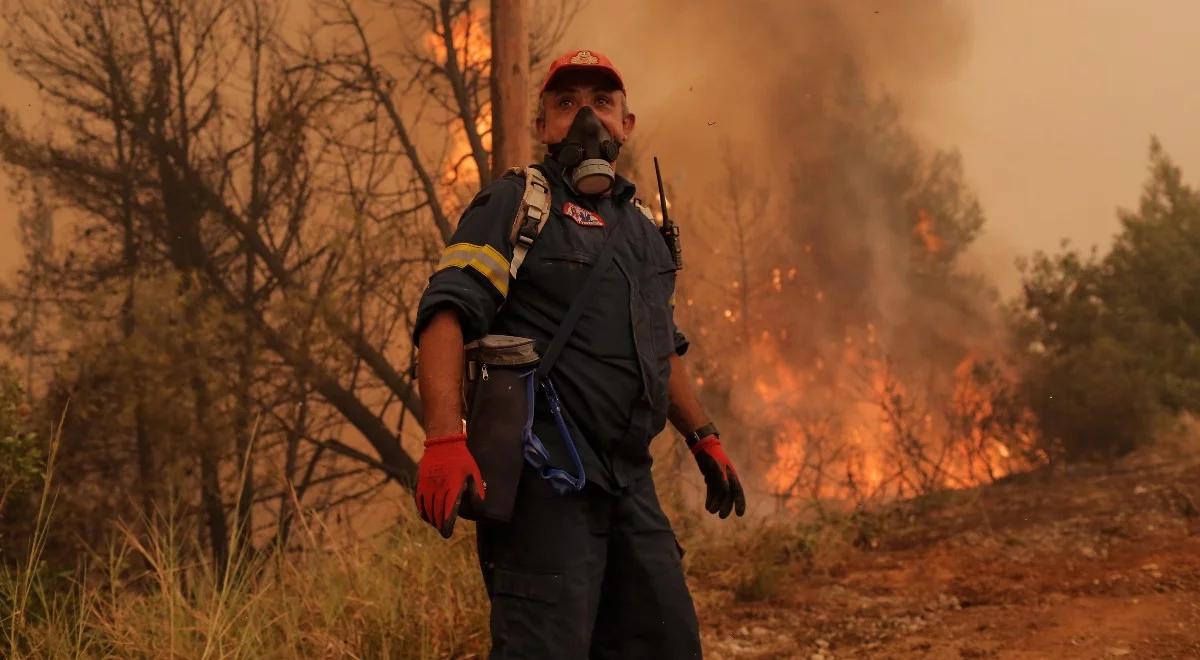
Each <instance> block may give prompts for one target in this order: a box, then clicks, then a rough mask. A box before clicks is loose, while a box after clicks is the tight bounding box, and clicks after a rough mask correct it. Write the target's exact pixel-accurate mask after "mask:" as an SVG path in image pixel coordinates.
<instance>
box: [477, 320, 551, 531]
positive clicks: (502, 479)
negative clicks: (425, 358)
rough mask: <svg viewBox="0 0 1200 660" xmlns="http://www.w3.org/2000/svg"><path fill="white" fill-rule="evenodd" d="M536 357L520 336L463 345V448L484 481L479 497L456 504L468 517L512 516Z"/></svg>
mask: <svg viewBox="0 0 1200 660" xmlns="http://www.w3.org/2000/svg"><path fill="white" fill-rule="evenodd" d="M538 360H539V356H538V353H537V350H536V349H535V348H534V341H533V340H532V339H528V338H525V337H511V336H508V335H487V336H485V337H483V338H482V339H479V340H478V341H474V342H471V343H470V344H467V345H466V365H465V367H466V369H465V371H466V373H464V374H463V398H464V400H465V403H466V411H467V449H468V450H469V451H470V452H471V456H473V457H474V458H475V463H476V464H477V465H479V471H480V473H481V474H482V475H483V481H484V483H485V484H486V485H487V496H486V497H485V498H484V499H483V500H482V501H480V500H479V499H477V498H476V497H474V496H472V497H470V498H466V499H465V501H464V502H463V503H462V505H461V506H460V510H459V514H460V515H461V516H462V517H464V518H467V519H468V520H494V521H499V522H508V521H509V520H510V519H511V518H512V512H513V503H514V502H515V500H516V497H517V483H518V482H519V481H520V479H521V467H522V464H523V463H524V461H525V459H524V453H523V443H524V440H525V436H526V434H528V433H530V432H531V431H530V428H531V423H532V421H533V391H534V378H535V377H534V370H535V369H536V368H537V365H538Z"/></svg>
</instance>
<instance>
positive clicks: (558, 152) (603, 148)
mask: <svg viewBox="0 0 1200 660" xmlns="http://www.w3.org/2000/svg"><path fill="white" fill-rule="evenodd" d="M549 150H550V156H551V157H553V158H554V160H556V161H558V163H559V164H560V165H562V166H563V169H564V171H565V172H566V173H567V175H568V176H569V179H570V181H571V187H572V188H573V189H574V190H575V191H576V192H578V193H580V194H583V195H600V194H603V193H606V192H608V191H609V190H611V189H612V187H613V182H614V181H615V180H616V179H615V177H616V174H615V173H614V172H613V163H614V162H616V160H617V154H618V153H620V151H621V143H620V142H618V141H616V140H614V139H613V137H612V136H611V135H609V134H608V130H607V129H605V128H604V124H601V123H600V119H599V118H597V117H596V113H595V112H593V111H592V109H591V108H589V107H587V106H584V107H582V108H580V109H579V112H576V113H575V120H574V121H572V122H571V128H570V129H569V130H568V131H567V136H566V137H565V138H563V139H562V141H561V142H556V143H554V144H552V145H550V146H549Z"/></svg>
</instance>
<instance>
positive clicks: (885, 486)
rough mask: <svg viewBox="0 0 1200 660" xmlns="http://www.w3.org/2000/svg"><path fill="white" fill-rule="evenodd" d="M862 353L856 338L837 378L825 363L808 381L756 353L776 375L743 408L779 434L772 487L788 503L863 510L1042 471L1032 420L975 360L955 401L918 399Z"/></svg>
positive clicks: (949, 396) (770, 470)
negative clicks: (1033, 469) (755, 412)
mask: <svg viewBox="0 0 1200 660" xmlns="http://www.w3.org/2000/svg"><path fill="white" fill-rule="evenodd" d="M858 343H859V342H854V341H852V340H851V338H849V337H848V338H847V341H846V343H845V346H844V349H843V351H842V356H841V357H842V359H843V360H844V363H843V365H842V366H841V369H840V371H839V372H838V373H835V374H832V378H831V377H830V375H829V374H828V372H829V371H830V370H829V369H828V368H827V367H826V366H825V364H824V363H822V362H818V363H817V364H815V365H814V366H813V367H812V368H811V369H810V370H808V371H807V372H805V371H804V370H800V369H794V368H792V367H789V366H788V364H787V361H786V360H781V359H778V357H779V356H778V355H774V352H775V351H774V349H773V348H772V347H770V345H769V344H767V343H765V342H764V343H761V344H759V345H758V346H756V348H755V362H756V363H757V364H759V365H764V364H766V365H771V366H770V367H768V368H766V369H764V370H763V372H762V373H763V374H764V375H763V376H761V377H759V378H757V379H756V380H755V382H754V387H753V392H754V398H755V399H757V400H756V401H747V402H743V405H752V406H755V407H757V408H758V409H759V413H760V415H759V417H758V419H760V420H762V423H763V424H764V425H765V426H766V427H767V428H769V429H771V431H772V433H771V440H772V444H773V446H772V447H771V451H772V453H773V461H772V462H771V464H770V465H769V466H768V467H767V469H766V470H765V472H764V477H765V480H766V484H767V488H768V490H769V492H770V493H771V494H773V495H775V496H776V497H778V498H780V500H781V501H787V502H795V501H799V500H804V501H808V502H810V503H817V504H820V503H822V502H827V503H844V504H847V505H852V506H860V505H863V504H867V503H870V502H880V501H886V500H890V499H896V498H905V497H913V496H917V495H921V494H924V493H928V492H933V491H936V490H942V489H961V488H970V487H973V486H977V485H982V484H986V483H991V482H993V481H995V480H996V479H999V478H1000V477H1003V476H1005V475H1008V474H1011V473H1013V472H1016V471H1020V470H1023V469H1028V468H1029V467H1031V466H1032V465H1034V464H1036V463H1037V462H1039V458H1038V457H1037V456H1036V455H1034V454H1032V453H1031V448H1032V447H1033V441H1034V438H1033V431H1032V419H1031V417H1030V415H1029V413H1028V411H1026V410H1024V409H1021V408H1019V407H1018V406H1017V405H1016V404H1015V403H1014V402H1013V401H1011V400H1010V399H1007V398H1005V396H1004V393H1003V392H1001V391H997V390H996V387H998V385H997V384H996V381H995V380H994V379H993V378H992V377H994V376H995V374H994V373H992V372H989V371H986V370H987V369H988V368H989V367H988V366H987V365H985V364H983V363H981V362H980V361H978V360H977V359H976V358H975V357H974V356H970V355H968V356H967V357H965V358H963V359H962V360H961V361H959V363H958V365H957V366H956V367H955V368H954V369H953V379H952V381H953V382H952V383H950V384H949V390H948V392H947V393H944V394H943V393H939V392H938V391H936V389H935V388H933V387H932V386H931V387H930V388H929V391H925V392H921V393H920V394H918V393H917V392H916V391H915V390H914V388H913V387H912V386H910V385H909V384H906V383H905V382H903V381H902V380H901V379H900V378H899V377H898V375H897V373H896V370H895V369H894V367H893V366H892V365H891V364H889V362H888V360H887V359H885V358H879V357H874V356H872V355H871V353H870V352H869V351H866V352H861V351H860V350H859V348H858V347H857V345H858ZM862 343H866V344H868V346H869V345H870V344H871V343H872V342H871V341H870V335H869V334H868V341H867V342H862ZM981 370H984V373H983V374H981ZM821 372H825V373H821ZM984 376H986V377H984ZM814 383H819V384H817V385H815V386H811V387H810V385H813V384H814Z"/></svg>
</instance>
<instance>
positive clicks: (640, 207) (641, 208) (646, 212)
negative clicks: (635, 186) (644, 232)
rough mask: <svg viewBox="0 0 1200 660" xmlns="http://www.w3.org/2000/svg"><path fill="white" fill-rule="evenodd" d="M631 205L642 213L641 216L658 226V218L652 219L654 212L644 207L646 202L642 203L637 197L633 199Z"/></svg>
mask: <svg viewBox="0 0 1200 660" xmlns="http://www.w3.org/2000/svg"><path fill="white" fill-rule="evenodd" d="M633 205H634V206H635V207H637V210H639V211H641V212H642V215H644V216H646V219H648V220H649V221H650V222H652V223H654V224H656V225H657V224H658V218H656V217H654V211H651V210H650V207H649V206H646V202H643V201H642V200H640V199H638V198H637V197H634V198H633Z"/></svg>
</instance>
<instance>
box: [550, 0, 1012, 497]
mask: <svg viewBox="0 0 1200 660" xmlns="http://www.w3.org/2000/svg"><path fill="white" fill-rule="evenodd" d="M679 7H680V5H678V4H677V3H668V2H638V3H630V4H628V5H623V4H616V3H603V5H601V4H600V3H597V4H596V5H594V6H591V7H589V9H588V10H587V11H585V12H584V13H583V14H582V15H581V16H579V17H578V19H577V22H576V28H575V32H574V33H573V34H572V35H570V36H569V38H568V44H567V45H568V46H569V47H592V48H595V49H597V50H600V51H602V52H605V53H606V54H607V55H609V56H610V57H612V58H613V59H614V61H615V62H616V63H617V66H618V67H620V68H622V71H623V73H624V74H625V77H626V84H627V87H628V89H629V98H630V102H631V106H632V108H633V110H634V111H635V112H636V113H637V114H638V115H639V123H638V128H637V129H636V132H635V136H634V141H633V144H632V145H631V147H632V148H631V149H630V151H631V152H632V153H633V155H634V157H633V158H632V159H631V162H630V164H629V165H630V167H629V168H627V171H629V170H630V169H632V171H633V174H634V177H635V178H636V180H637V181H638V182H639V184H640V187H641V190H643V191H644V192H645V193H646V194H645V196H646V197H647V198H653V197H654V193H653V192H652V191H653V188H652V181H653V172H652V171H651V170H650V169H649V167H648V166H647V163H648V162H649V156H650V155H651V154H654V155H658V156H659V157H660V158H661V159H662V161H663V164H664V167H665V174H666V177H667V181H668V192H669V196H671V199H672V207H671V208H672V211H674V215H675V216H676V218H677V220H678V221H679V222H680V224H681V225H682V227H683V231H684V236H685V239H686V241H687V242H686V243H685V245H684V250H685V260H686V262H687V265H686V266H685V271H684V273H683V275H682V277H681V284H680V291H679V295H678V297H677V303H678V305H679V312H678V315H679V316H680V318H681V319H682V321H683V323H684V325H685V326H686V329H688V330H689V331H690V333H691V334H692V335H693V338H694V339H695V340H696V342H695V343H696V345H697V350H696V354H695V355H694V356H693V359H692V363H693V365H694V366H693V368H694V369H695V370H697V371H698V372H699V376H700V378H701V379H702V380H703V382H704V384H705V394H706V397H707V398H708V400H709V403H710V405H712V406H713V407H715V408H718V409H723V411H724V412H725V413H726V414H727V415H729V416H730V417H731V421H732V422H733V423H735V424H738V425H739V426H740V428H741V429H743V433H740V434H739V435H758V436H760V437H765V438H766V440H764V441H763V442H762V443H761V444H756V443H747V444H745V445H744V447H746V449H745V450H744V451H745V453H747V455H746V456H744V458H745V459H746V460H747V461H748V462H749V463H750V464H752V465H757V471H758V472H760V473H763V474H765V473H766V472H768V471H769V470H770V469H771V468H772V467H774V466H776V465H777V463H778V461H779V458H778V456H776V450H777V447H774V446H771V445H772V443H775V444H778V442H780V441H786V440H787V439H788V436H791V435H795V434H796V433H797V428H798V427H797V425H798V424H799V425H801V426H803V425H806V424H807V425H810V426H821V427H822V428H825V429H829V431H828V435H830V436H831V437H832V441H833V442H834V444H836V443H838V442H850V438H851V437H852V436H853V437H859V436H861V435H862V434H863V433H864V432H865V433H866V434H868V435H877V436H878V435H880V434H888V433H891V434H893V435H894V434H897V433H899V431H900V429H899V425H897V424H892V425H891V426H890V427H888V426H887V425H881V424H880V414H881V410H880V407H879V406H878V405H875V404H878V403H879V401H880V400H884V399H886V400H887V401H892V400H894V399H893V395H896V394H899V395H900V396H901V397H902V398H903V404H902V405H901V406H900V407H901V408H902V409H903V410H901V412H906V413H907V414H908V415H910V416H915V418H916V419H917V422H916V424H917V425H920V424H924V425H925V433H926V434H927V435H928V436H929V437H933V436H934V435H936V434H937V433H939V431H937V430H936V429H935V427H936V426H937V423H935V422H934V421H933V418H932V415H931V414H930V412H929V411H931V410H932V409H934V408H935V407H936V406H937V405H939V403H938V402H939V401H949V400H950V399H952V398H953V396H954V395H955V388H956V379H960V380H961V378H962V376H963V373H964V370H963V369H962V368H959V369H957V373H956V367H959V366H960V365H962V364H963V363H964V360H966V359H967V358H969V357H972V356H975V357H980V356H983V355H986V354H987V353H988V352H989V351H990V349H991V348H992V347H994V346H996V345H997V343H996V334H997V333H996V328H997V327H998V324H997V323H996V322H995V319H994V313H993V312H992V310H993V309H994V305H993V302H994V300H993V298H992V297H993V295H994V294H993V293H992V290H991V288H990V286H988V285H987V283H986V282H984V281H982V279H981V278H978V277H974V276H970V275H967V274H965V272H964V268H963V264H962V263H961V261H962V258H961V257H962V252H963V251H964V250H965V249H966V248H967V246H968V245H969V244H970V243H971V241H972V240H973V239H974V238H975V236H976V235H977V233H978V232H979V230H980V228H981V226H982V223H983V214H982V211H981V209H980V207H979V205H978V203H977V202H976V200H975V197H974V195H973V194H972V193H971V191H970V190H969V189H968V188H967V186H966V185H965V184H964V181H963V173H962V166H961V163H960V161H959V159H958V157H957V155H955V154H954V152H953V151H942V150H939V149H938V147H939V146H941V145H924V144H921V143H919V142H918V141H917V140H916V138H914V137H913V136H912V134H911V133H910V132H909V131H908V130H907V129H906V119H907V118H911V117H912V116H914V115H915V114H916V113H920V112H921V109H922V108H926V107H930V105H931V104H934V103H936V102H937V99H936V96H935V94H934V92H935V91H936V83H937V82H938V81H940V80H944V79H945V78H946V77H947V76H949V75H950V74H952V73H954V71H955V69H956V66H957V63H958V62H959V61H960V60H961V59H962V57H963V56H964V53H965V49H966V46H967V43H968V39H969V36H968V26H969V16H968V15H967V14H966V13H965V11H964V10H963V9H962V8H961V7H960V6H958V5H955V4H949V3H945V2H926V3H912V2H903V3H901V2H874V3H867V2H852V3H851V2H835V1H833V0H829V1H816V0H810V1H806V2H800V3H797V2H787V1H783V0H772V1H768V2H755V3H731V2H723V1H720V0H703V1H700V2H689V3H687V4H686V5H685V7H686V8H685V9H682V10H681V9H679ZM864 405H865V406H866V407H864ZM872 405H874V407H871V406H872ZM905 406H909V407H908V408H907V409H904V407H905ZM822 425H823V426H822ZM881 426H883V427H884V428H885V430H882V431H881ZM864 429H865V431H864ZM872 442H874V443H876V444H878V443H879V442H882V440H881V439H878V438H876V439H874V440H870V441H869V442H868V443H867V444H868V445H869V444H871V443H872ZM867 450H868V451H875V449H871V448H870V447H868V448H867ZM808 458H810V457H803V458H802V459H801V460H808ZM837 469H839V470H840V469H842V468H841V466H839V467H838V468H837ZM776 486H778V484H776ZM899 490H904V488H901V489H899ZM907 490H908V491H912V490H914V488H913V487H912V486H911V485H910V486H908V487H907Z"/></svg>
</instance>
